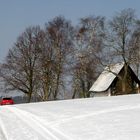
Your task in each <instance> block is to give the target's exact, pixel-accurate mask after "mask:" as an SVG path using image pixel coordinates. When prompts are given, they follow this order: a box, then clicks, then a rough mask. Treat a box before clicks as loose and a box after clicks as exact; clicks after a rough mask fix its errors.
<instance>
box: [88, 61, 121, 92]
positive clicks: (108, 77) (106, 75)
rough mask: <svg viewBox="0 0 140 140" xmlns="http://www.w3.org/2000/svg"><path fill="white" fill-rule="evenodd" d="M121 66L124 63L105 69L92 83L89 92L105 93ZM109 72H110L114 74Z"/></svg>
mask: <svg viewBox="0 0 140 140" xmlns="http://www.w3.org/2000/svg"><path fill="white" fill-rule="evenodd" d="M123 66H124V63H117V64H114V65H110V66H108V67H106V68H105V70H104V71H103V72H102V73H101V74H100V76H99V77H98V78H97V80H96V81H95V82H94V84H93V85H92V87H91V88H90V90H89V91H92V92H102V91H106V90H107V89H108V87H109V86H110V85H111V83H112V82H113V80H114V79H115V77H116V75H115V74H118V73H119V72H120V71H121V69H122V68H123ZM109 71H112V72H113V73H115V74H113V73H111V72H109Z"/></svg>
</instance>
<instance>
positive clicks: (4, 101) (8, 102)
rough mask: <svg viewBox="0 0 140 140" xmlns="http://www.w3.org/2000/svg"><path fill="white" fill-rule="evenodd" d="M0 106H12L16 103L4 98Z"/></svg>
mask: <svg viewBox="0 0 140 140" xmlns="http://www.w3.org/2000/svg"><path fill="white" fill-rule="evenodd" d="M0 104H1V105H12V104H14V101H13V99H12V98H9V97H6V98H2V100H1V102H0Z"/></svg>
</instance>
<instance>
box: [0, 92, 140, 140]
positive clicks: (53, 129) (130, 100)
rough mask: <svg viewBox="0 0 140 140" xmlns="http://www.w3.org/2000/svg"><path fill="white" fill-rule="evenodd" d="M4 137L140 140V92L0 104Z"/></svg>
mask: <svg viewBox="0 0 140 140" xmlns="http://www.w3.org/2000/svg"><path fill="white" fill-rule="evenodd" d="M0 140H140V94H137V95H136V94H135V95H127V96H126V95H125V96H116V97H96V98H89V99H74V100H64V101H52V102H41V103H30V104H20V105H9V106H0Z"/></svg>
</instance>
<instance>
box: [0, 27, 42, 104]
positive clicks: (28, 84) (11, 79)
mask: <svg viewBox="0 0 140 140" xmlns="http://www.w3.org/2000/svg"><path fill="white" fill-rule="evenodd" d="M40 39H41V30H40V27H39V26H37V27H29V28H27V29H26V30H25V32H23V33H22V34H21V36H19V38H18V39H17V42H16V43H15V44H14V46H13V48H12V49H10V50H9V53H8V55H7V58H6V62H5V63H4V64H3V65H2V67H1V71H0V76H1V77H2V78H3V79H4V82H5V85H6V89H8V90H19V91H22V92H23V93H25V94H26V95H27V96H28V102H30V100H31V97H32V94H33V93H34V92H35V89H36V83H37V79H36V78H37V76H36V75H37V74H36V71H37V69H38V67H37V63H38V58H39V55H40V41H41V40H40Z"/></svg>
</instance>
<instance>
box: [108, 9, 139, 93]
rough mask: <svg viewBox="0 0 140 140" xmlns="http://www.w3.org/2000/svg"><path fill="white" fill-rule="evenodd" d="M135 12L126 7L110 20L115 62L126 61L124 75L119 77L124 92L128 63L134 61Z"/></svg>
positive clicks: (110, 39)
mask: <svg viewBox="0 0 140 140" xmlns="http://www.w3.org/2000/svg"><path fill="white" fill-rule="evenodd" d="M135 19H136V18H135V12H134V10H133V9H125V10H122V11H121V12H119V13H117V14H116V15H115V16H114V17H113V19H112V20H111V21H110V22H109V27H108V28H109V32H110V35H108V40H109V44H108V46H109V47H110V52H111V53H110V54H111V58H112V60H114V62H123V63H124V69H125V72H124V75H123V76H122V77H119V78H120V79H121V81H122V92H124V93H125V92H126V78H127V72H128V70H127V69H128V65H130V64H131V63H132V59H131V58H132V57H131V54H132V50H133V48H132V46H131V45H130V40H131V37H132V34H133V32H134V26H135Z"/></svg>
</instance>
